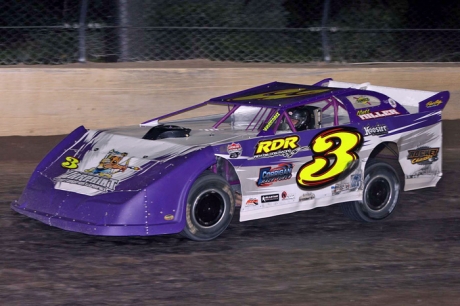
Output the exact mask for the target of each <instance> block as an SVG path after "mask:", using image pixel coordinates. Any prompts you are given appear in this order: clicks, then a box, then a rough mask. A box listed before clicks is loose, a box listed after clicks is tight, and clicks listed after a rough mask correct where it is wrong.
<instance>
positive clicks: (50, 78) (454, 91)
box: [0, 65, 460, 136]
mask: <svg viewBox="0 0 460 306" xmlns="http://www.w3.org/2000/svg"><path fill="white" fill-rule="evenodd" d="M118 67H122V68H118ZM118 67H117V66H114V67H112V68H100V67H90V68H86V66H77V67H71V68H66V67H27V68H17V67H12V68H9V67H8V68H1V69H0V90H1V94H2V96H1V109H2V112H1V115H0V118H1V120H0V136H9V135H27V136H35V135H59V134H67V133H69V132H70V131H72V130H73V129H74V128H75V127H77V126H79V125H82V124H83V125H84V126H85V127H87V128H94V129H97V128H105V127H112V126H121V125H132V124H138V123H140V122H142V121H145V120H148V119H151V118H153V117H156V116H159V115H162V114H165V113H168V112H171V111H173V110H177V109H179V108H183V107H186V106H190V105H192V104H196V103H199V102H203V101H205V100H207V99H208V98H211V97H215V96H219V95H223V94H227V93H231V92H234V91H238V90H243V89H246V88H248V87H252V86H256V85H260V84H264V83H268V82H272V81H282V82H291V83H300V84H312V83H315V82H317V81H319V80H321V79H324V78H328V77H332V78H334V79H335V80H337V81H345V82H356V83H363V82H371V83H372V84H374V85H382V86H392V87H402V88H412V89H421V90H430V91H441V90H449V91H450V92H451V100H450V102H449V104H448V105H447V107H446V109H445V112H444V113H443V119H459V118H460V103H459V102H460V85H459V84H460V67H430V66H428V67H427V66H424V67H385V66H384V67H372V66H366V67H361V66H355V67H343V66H337V67H331V66H327V67H325V68H319V67H302V66H297V67H296V66H294V67H285V66H274V65H271V66H270V65H268V66H257V65H252V66H241V67H227V68H225V67H209V68H199V67H192V68H181V67H173V68H158V67H153V68H139V67H137V66H134V67H131V68H130V67H124V66H118Z"/></svg>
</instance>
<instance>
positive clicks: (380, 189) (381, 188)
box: [367, 178, 391, 210]
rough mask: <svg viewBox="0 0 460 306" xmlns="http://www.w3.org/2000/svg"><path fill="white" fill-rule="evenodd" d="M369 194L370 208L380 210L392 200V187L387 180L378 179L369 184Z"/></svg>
mask: <svg viewBox="0 0 460 306" xmlns="http://www.w3.org/2000/svg"><path fill="white" fill-rule="evenodd" d="M368 188H369V190H368V193H367V196H368V201H367V202H368V203H369V208H371V209H372V210H379V209H381V208H383V207H384V206H385V205H386V204H387V203H388V201H389V199H390V194H391V187H390V184H389V183H388V181H387V180H385V179H383V178H376V179H375V180H373V181H372V182H371V183H370V184H369V187H368Z"/></svg>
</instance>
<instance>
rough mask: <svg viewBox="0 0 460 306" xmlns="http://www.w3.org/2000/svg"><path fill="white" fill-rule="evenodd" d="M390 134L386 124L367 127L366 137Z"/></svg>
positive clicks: (365, 130) (365, 128) (365, 129)
mask: <svg viewBox="0 0 460 306" xmlns="http://www.w3.org/2000/svg"><path fill="white" fill-rule="evenodd" d="M385 134H388V127H387V126H386V125H385V124H377V125H376V126H369V125H368V126H365V127H364V136H379V135H385Z"/></svg>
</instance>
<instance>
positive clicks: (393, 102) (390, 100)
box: [388, 98, 397, 108]
mask: <svg viewBox="0 0 460 306" xmlns="http://www.w3.org/2000/svg"><path fill="white" fill-rule="evenodd" d="M388 103H390V105H391V107H393V108H396V105H397V104H396V101H395V100H393V99H391V98H390V99H388Z"/></svg>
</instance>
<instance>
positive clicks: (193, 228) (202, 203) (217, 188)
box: [181, 171, 235, 241]
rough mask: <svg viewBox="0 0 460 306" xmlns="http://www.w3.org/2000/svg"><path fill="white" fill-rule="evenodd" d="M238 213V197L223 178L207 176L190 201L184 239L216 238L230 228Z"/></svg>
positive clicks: (199, 181)
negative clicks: (236, 206) (236, 212)
mask: <svg viewBox="0 0 460 306" xmlns="http://www.w3.org/2000/svg"><path fill="white" fill-rule="evenodd" d="M234 211H235V195H234V192H233V190H232V188H231V186H230V184H229V183H228V182H227V181H226V180H225V179H224V178H223V177H221V176H220V175H217V174H214V173H212V172H208V171H207V172H204V173H203V174H201V175H200V176H199V177H198V178H197V179H196V181H195V182H194V183H193V185H192V188H191V189H190V192H189V194H188V197H187V206H186V209H185V217H186V218H185V227H184V229H183V230H182V232H181V235H182V236H185V237H187V238H189V239H192V240H195V241H208V240H212V239H215V238H217V237H218V236H219V235H220V234H222V232H223V231H224V230H225V229H226V228H227V226H228V225H229V224H230V222H231V221H232V218H233V213H234Z"/></svg>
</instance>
